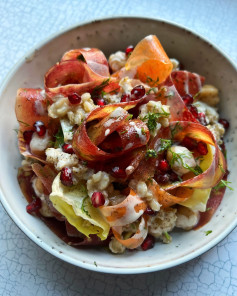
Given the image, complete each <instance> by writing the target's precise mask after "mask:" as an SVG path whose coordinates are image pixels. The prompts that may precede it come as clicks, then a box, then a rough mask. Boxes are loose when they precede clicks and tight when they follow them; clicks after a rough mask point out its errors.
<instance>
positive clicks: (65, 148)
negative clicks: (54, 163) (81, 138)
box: [62, 143, 74, 154]
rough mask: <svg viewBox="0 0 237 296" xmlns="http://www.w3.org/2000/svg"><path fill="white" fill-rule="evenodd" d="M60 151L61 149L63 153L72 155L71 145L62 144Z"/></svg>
mask: <svg viewBox="0 0 237 296" xmlns="http://www.w3.org/2000/svg"><path fill="white" fill-rule="evenodd" d="M62 149H63V152H65V153H68V154H73V153H74V151H73V149H72V145H71V144H66V143H64V144H63V146H62Z"/></svg>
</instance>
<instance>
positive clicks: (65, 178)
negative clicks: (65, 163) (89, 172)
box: [60, 167, 73, 186]
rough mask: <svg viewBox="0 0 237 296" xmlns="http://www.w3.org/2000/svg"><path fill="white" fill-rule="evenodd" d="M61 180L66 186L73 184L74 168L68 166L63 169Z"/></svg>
mask: <svg viewBox="0 0 237 296" xmlns="http://www.w3.org/2000/svg"><path fill="white" fill-rule="evenodd" d="M60 180H61V182H62V184H63V185H64V186H72V185H73V181H72V170H71V169H70V168H68V167H64V168H62V170H61V174H60Z"/></svg>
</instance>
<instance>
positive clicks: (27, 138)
mask: <svg viewBox="0 0 237 296" xmlns="http://www.w3.org/2000/svg"><path fill="white" fill-rule="evenodd" d="M33 133H34V131H24V133H23V138H24V140H25V142H26V144H30V141H31V139H32V136H33Z"/></svg>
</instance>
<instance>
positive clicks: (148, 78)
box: [146, 76, 159, 87]
mask: <svg viewBox="0 0 237 296" xmlns="http://www.w3.org/2000/svg"><path fill="white" fill-rule="evenodd" d="M158 82H159V77H157V78H156V80H153V79H152V78H151V77H150V76H147V77H146V83H149V84H150V85H151V86H153V87H154V86H157V85H158V84H159V83H158Z"/></svg>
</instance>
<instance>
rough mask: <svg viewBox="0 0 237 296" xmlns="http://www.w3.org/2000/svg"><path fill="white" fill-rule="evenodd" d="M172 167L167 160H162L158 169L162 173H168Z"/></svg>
mask: <svg viewBox="0 0 237 296" xmlns="http://www.w3.org/2000/svg"><path fill="white" fill-rule="evenodd" d="M169 168H170V166H169V163H168V161H167V160H166V159H164V160H161V161H160V162H159V164H158V169H159V170H160V171H161V172H162V173H166V172H167V171H168V170H169Z"/></svg>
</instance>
